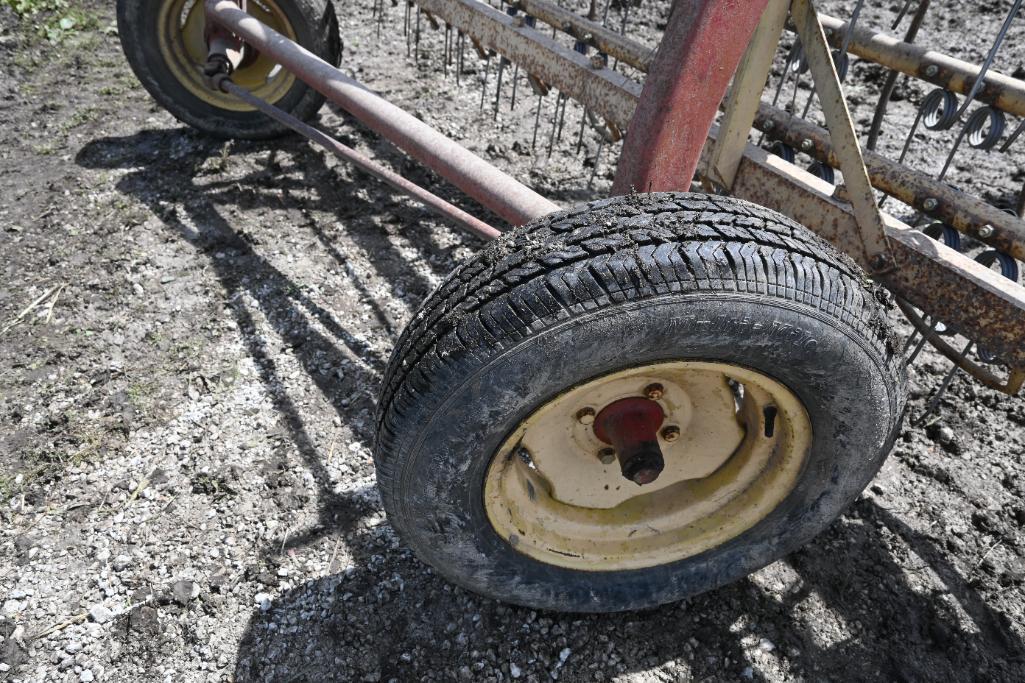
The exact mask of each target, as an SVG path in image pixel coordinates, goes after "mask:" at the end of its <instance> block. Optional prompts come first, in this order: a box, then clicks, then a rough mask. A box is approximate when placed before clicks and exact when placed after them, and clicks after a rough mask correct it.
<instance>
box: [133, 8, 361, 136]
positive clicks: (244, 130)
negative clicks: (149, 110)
mask: <svg viewBox="0 0 1025 683" xmlns="http://www.w3.org/2000/svg"><path fill="white" fill-rule="evenodd" d="M247 11H248V12H249V13H250V14H251V15H253V16H254V17H256V18H257V19H259V20H260V21H261V22H263V23H264V24H267V25H268V26H270V27H271V28H272V29H274V30H275V31H277V32H278V33H281V34H282V35H284V36H286V37H288V38H289V39H290V40H292V41H294V42H296V43H298V44H299V45H301V46H302V47H304V48H306V49H307V50H309V51H311V52H313V53H314V54H315V55H317V56H318V57H320V58H321V59H323V60H325V61H327V62H329V63H331V64H338V62H339V60H340V58H341V49H342V48H341V40H340V38H339V35H338V24H337V21H336V18H335V15H334V11H333V6H332V4H331V2H330V0H249V1H248V3H247ZM117 17H118V34H119V36H120V38H121V45H122V47H123V48H124V51H125V56H126V57H127V58H128V62H129V64H131V66H132V70H133V71H134V72H135V74H136V75H137V76H138V77H139V81H140V82H141V83H142V85H143V86H144V87H145V88H146V90H148V91H149V93H150V94H151V95H153V97H154V99H156V100H157V102H158V103H160V104H161V105H162V106H163V107H164V108H165V109H167V110H168V111H169V112H170V113H171V114H173V115H174V116H175V117H176V118H178V119H179V120H181V121H183V122H185V123H187V124H189V125H190V126H192V127H194V128H197V129H199V130H201V131H204V132H206V133H209V134H212V135H216V136H218V137H230V138H255V139H258V138H267V137H272V136H275V135H279V134H281V133H283V132H284V131H285V130H286V129H284V128H283V127H282V126H280V125H279V124H277V123H276V122H274V121H272V120H271V119H269V118H268V117H266V116H265V115H264V114H262V113H260V112H259V111H256V110H255V109H253V108H252V107H250V106H249V105H246V104H244V103H242V102H239V101H238V100H236V99H235V98H233V97H231V96H229V95H226V94H224V93H221V92H217V91H214V90H212V89H211V88H210V87H209V86H208V85H207V83H206V81H205V80H204V77H203V65H204V64H205V63H206V59H207V46H206V41H205V38H204V30H205V16H204V11H203V0H118V7H117ZM232 79H233V80H234V81H235V82H236V83H238V84H239V85H241V86H242V87H244V88H246V89H248V90H250V91H251V92H253V93H254V94H255V95H257V96H258V97H261V98H262V99H265V100H267V101H269V102H272V103H274V104H275V105H277V106H278V107H280V108H281V109H284V110H285V111H288V112H290V113H292V114H293V115H295V116H297V117H299V118H301V119H308V118H310V117H311V116H313V115H314V114H315V113H316V112H317V110H318V109H320V107H321V105H322V104H323V102H324V98H323V97H322V96H321V95H320V94H319V93H317V92H316V91H315V90H313V89H312V88H310V87H309V86H307V85H306V84H304V83H303V82H301V81H300V80H298V79H297V78H296V77H295V76H294V75H292V74H291V73H290V72H289V71H287V70H286V69H283V68H282V67H281V66H280V65H278V64H276V63H275V62H274V60H272V59H270V58H269V57H268V56H267V55H263V54H260V53H258V52H255V51H253V50H252V49H251V48H247V53H246V54H245V55H244V59H243V62H242V64H241V65H240V67H239V68H238V69H237V70H236V71H235V73H234V74H233V76H232Z"/></svg>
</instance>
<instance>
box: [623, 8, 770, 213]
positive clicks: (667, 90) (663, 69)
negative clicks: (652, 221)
mask: <svg viewBox="0 0 1025 683" xmlns="http://www.w3.org/2000/svg"><path fill="white" fill-rule="evenodd" d="M767 4H768V0H675V2H674V3H673V8H672V11H671V13H670V16H669V23H668V25H667V26H666V31H665V34H664V35H663V37H662V43H661V44H660V45H659V48H658V54H656V55H655V59H654V61H653V62H652V64H651V68H650V70H649V71H648V76H647V78H646V79H645V81H644V89H643V91H642V92H641V98H640V101H639V102H638V105H637V111H636V112H634V115H633V118H632V119H631V121H630V128H629V130H628V131H627V136H626V140H625V141H624V143H623V153H622V155H621V156H620V157H619V167H618V168H617V169H616V179H615V181H614V182H613V185H612V193H613V194H615V195H620V194H628V193H630V192H663V191H667V190H688V189H690V183H691V179H692V178H693V177H694V171H695V169H697V165H698V159H700V157H701V148H702V147H703V146H704V144H705V139H706V137H707V136H708V131H709V130H710V129H711V127H712V123H713V122H714V121H715V115H716V112H717V111H718V109H719V102H720V101H721V100H722V98H723V95H725V94H726V88H727V86H729V83H730V79H731V78H732V77H733V72H734V71H736V70H737V65H738V64H739V63H740V58H741V57H742V56H743V55H744V51H745V50H746V49H747V45H748V43H749V42H751V37H752V36H753V35H754V32H755V28H757V26H758V22H759V20H760V19H761V17H762V13H763V12H764V11H765V6H766V5H767Z"/></svg>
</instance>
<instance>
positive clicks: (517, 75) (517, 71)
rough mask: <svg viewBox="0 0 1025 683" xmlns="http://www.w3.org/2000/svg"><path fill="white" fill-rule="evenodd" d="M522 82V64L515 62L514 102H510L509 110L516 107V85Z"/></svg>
mask: <svg viewBox="0 0 1025 683" xmlns="http://www.w3.org/2000/svg"><path fill="white" fill-rule="evenodd" d="M519 82H520V65H519V64H513V86H512V102H510V103H509V111H512V110H513V109H515V108H516V86H517V84H519Z"/></svg>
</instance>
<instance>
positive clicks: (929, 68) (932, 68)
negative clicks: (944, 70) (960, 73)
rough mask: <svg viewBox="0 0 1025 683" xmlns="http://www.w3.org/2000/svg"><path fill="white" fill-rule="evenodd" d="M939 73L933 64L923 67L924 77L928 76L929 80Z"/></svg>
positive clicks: (938, 68) (938, 69)
mask: <svg viewBox="0 0 1025 683" xmlns="http://www.w3.org/2000/svg"><path fill="white" fill-rule="evenodd" d="M939 72H940V67H938V66H936V65H935V64H930V65H929V66H927V67H925V75H926V76H929V77H930V78H932V77H933V76H935V75H936V74H938V73H939Z"/></svg>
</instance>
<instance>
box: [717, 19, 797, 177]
mask: <svg viewBox="0 0 1025 683" xmlns="http://www.w3.org/2000/svg"><path fill="white" fill-rule="evenodd" d="M789 9H790V0H769V4H768V5H767V6H766V7H765V11H764V12H763V13H762V19H761V21H760V22H759V24H758V28H756V29H755V33H754V36H753V37H752V38H751V42H750V43H749V44H748V46H747V52H745V53H744V57H743V58H742V59H741V60H740V65H739V66H738V67H737V73H736V75H735V76H734V77H733V85H732V86H730V91H729V93H728V94H727V95H726V111H725V114H724V115H723V118H722V120H721V121H720V123H719V139H718V140H717V141H716V143H715V146H714V148H713V149H712V156H711V159H710V160H709V164H708V167H707V168H706V169H705V173H704V174H703V177H702V183H705V184H706V189H708V190H711V189H713V188H711V187H708V184H709V183H714V184H716V185H719V187H720V188H722V189H724V190H726V191H727V192H729V190H731V189H732V188H733V181H734V179H735V178H736V176H737V169H738V168H739V167H740V160H741V158H743V156H744V149H745V148H746V147H747V137H748V135H749V134H750V132H751V126H752V125H753V123H754V120H755V115H756V114H757V113H758V107H759V105H760V104H761V98H762V91H763V90H764V89H765V82H766V81H767V80H768V78H769V70H770V69H771V68H772V58H773V55H775V54H776V49H777V47H778V46H779V39H780V36H781V35H783V27H784V26H785V25H786V21H787V12H788V11H789Z"/></svg>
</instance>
